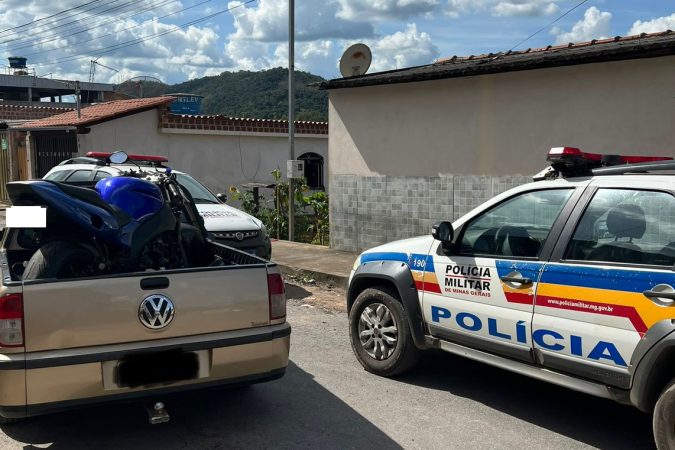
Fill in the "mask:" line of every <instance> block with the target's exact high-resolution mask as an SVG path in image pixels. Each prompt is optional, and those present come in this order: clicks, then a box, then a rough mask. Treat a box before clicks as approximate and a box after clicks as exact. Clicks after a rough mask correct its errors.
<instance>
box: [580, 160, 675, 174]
mask: <svg viewBox="0 0 675 450" xmlns="http://www.w3.org/2000/svg"><path fill="white" fill-rule="evenodd" d="M668 170H674V171H675V161H668V160H665V161H652V162H644V163H635V164H624V165H621V166H612V167H601V168H599V169H593V170H592V172H593V175H595V176H598V175H624V174H628V173H652V172H660V171H668Z"/></svg>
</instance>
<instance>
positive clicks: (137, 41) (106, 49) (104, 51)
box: [32, 0, 257, 66]
mask: <svg viewBox="0 0 675 450" xmlns="http://www.w3.org/2000/svg"><path fill="white" fill-rule="evenodd" d="M255 1H257V0H247V1H244V2H240V3H237V4H236V5H234V6H230V7H228V8H225V9H222V10H219V11H216V12H214V13H211V14H209V15H206V16H203V17H200V18H197V19H194V20H191V21H189V22H187V23H184V24H182V25H177V26H174V27H173V28H171V29H169V30H164V31H162V32H160V33H155V34H151V35H149V36H144V37H141V38H137V39H131V40H129V41H125V42H120V43H119V44H115V45H111V46H108V47H104V48H102V49H98V50H96V51H95V52H93V53H96V56H98V57H100V56H102V55H105V54H108V53H111V52H114V51H116V50H120V49H122V48H126V47H131V46H133V45H137V44H140V43H143V42H146V41H149V40H151V39H155V38H158V37H160V36H164V35H167V34H170V33H174V32H176V31H179V30H182V29H185V28H187V27H190V26H192V25H195V24H198V23H201V22H205V21H207V20H209V19H212V18H214V17H217V16H219V15H221V14H225V13H226V12H229V11H232V10H234V9H237V8H240V7H242V6H245V5H248V4H250V3H253V2H255ZM90 57H91V55H85V54H78V55H73V56H69V57H66V58H60V59H57V60H55V61H43V62H36V63H33V64H32V65H34V66H49V65H54V64H60V63H62V62H69V61H76V60H78V59H86V58H90Z"/></svg>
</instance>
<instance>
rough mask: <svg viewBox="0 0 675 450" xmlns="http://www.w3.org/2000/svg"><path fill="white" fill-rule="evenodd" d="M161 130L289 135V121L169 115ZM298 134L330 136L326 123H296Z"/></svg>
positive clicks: (163, 117)
mask: <svg viewBox="0 0 675 450" xmlns="http://www.w3.org/2000/svg"><path fill="white" fill-rule="evenodd" d="M160 120H161V122H160V126H161V128H168V129H182V130H211V131H233V132H243V133H288V120H273V119H247V118H238V117H227V116H222V115H215V116H205V115H194V116H193V115H181V114H167V115H163V116H162V117H161V119H160ZM295 133H296V134H328V123H326V122H308V121H296V122H295Z"/></svg>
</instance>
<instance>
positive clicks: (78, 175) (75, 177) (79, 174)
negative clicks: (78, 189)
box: [66, 170, 91, 183]
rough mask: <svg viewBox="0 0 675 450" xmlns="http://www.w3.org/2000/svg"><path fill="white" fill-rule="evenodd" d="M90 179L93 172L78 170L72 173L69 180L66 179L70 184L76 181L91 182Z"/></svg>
mask: <svg viewBox="0 0 675 450" xmlns="http://www.w3.org/2000/svg"><path fill="white" fill-rule="evenodd" d="M90 178H91V170H76V171H75V172H73V173H71V174H70V175H69V176H68V178H66V181H67V182H69V183H72V182H76V181H89V179H90Z"/></svg>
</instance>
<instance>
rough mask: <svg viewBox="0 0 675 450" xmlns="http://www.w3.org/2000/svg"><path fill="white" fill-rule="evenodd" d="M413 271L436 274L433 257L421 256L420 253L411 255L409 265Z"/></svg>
mask: <svg viewBox="0 0 675 450" xmlns="http://www.w3.org/2000/svg"><path fill="white" fill-rule="evenodd" d="M408 265H409V266H410V268H411V269H413V270H419V271H424V272H434V273H435V272H436V271H435V270H434V258H433V256H431V255H421V254H418V253H413V254H412V255H410V263H409V264H408Z"/></svg>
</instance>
